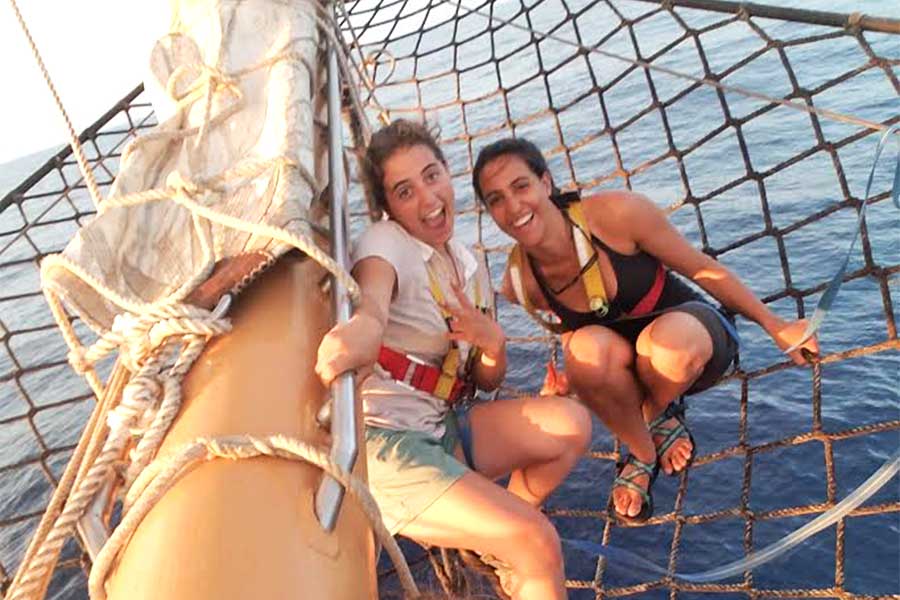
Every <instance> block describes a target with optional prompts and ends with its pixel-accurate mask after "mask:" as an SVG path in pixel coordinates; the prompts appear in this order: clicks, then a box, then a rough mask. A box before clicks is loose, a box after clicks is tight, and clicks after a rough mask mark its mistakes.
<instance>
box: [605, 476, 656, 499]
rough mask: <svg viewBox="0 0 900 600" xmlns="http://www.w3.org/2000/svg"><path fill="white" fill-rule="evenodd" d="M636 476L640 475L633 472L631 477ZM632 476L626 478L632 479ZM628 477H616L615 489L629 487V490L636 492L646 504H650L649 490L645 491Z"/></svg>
mask: <svg viewBox="0 0 900 600" xmlns="http://www.w3.org/2000/svg"><path fill="white" fill-rule="evenodd" d="M635 474H639V473H637V471H632V472H631V474H630V475H635ZM630 475H628V476H626V477H630ZM626 477H616V478H615V479H613V487H614V488H615V487H627V488H628V489H630V490H634V491H635V492H637V493H638V494H640V495H641V498H643V499H644V502H645V503H646V502H650V494H648V493H647V490H645V489H644V488H642V487H641V486H639V485H638V484H636V483H634V482H633V481H631V480H630V479H627V478H626Z"/></svg>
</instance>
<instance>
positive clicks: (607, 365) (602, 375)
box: [565, 326, 634, 388]
mask: <svg viewBox="0 0 900 600" xmlns="http://www.w3.org/2000/svg"><path fill="white" fill-rule="evenodd" d="M565 362H566V374H567V375H568V377H569V382H570V383H571V384H572V385H573V386H575V387H576V388H583V387H594V386H598V385H603V383H604V382H606V381H608V380H609V379H610V377H611V376H613V375H614V374H615V373H616V372H618V371H622V370H626V369H629V368H630V367H631V365H632V364H633V362H634V352H633V351H632V349H631V347H630V345H629V344H627V343H626V342H625V341H624V340H622V339H620V338H618V336H616V335H615V334H614V333H612V332H611V331H609V330H607V329H604V328H602V327H596V326H589V327H583V328H581V329H579V330H578V331H576V332H574V333H573V334H572V336H571V337H570V338H569V340H568V343H567V344H566V348H565Z"/></svg>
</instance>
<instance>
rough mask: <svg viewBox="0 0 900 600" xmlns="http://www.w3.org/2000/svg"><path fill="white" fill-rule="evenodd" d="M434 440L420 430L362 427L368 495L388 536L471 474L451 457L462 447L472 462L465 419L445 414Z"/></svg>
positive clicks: (468, 469)
mask: <svg viewBox="0 0 900 600" xmlns="http://www.w3.org/2000/svg"><path fill="white" fill-rule="evenodd" d="M444 425H445V426H446V431H445V432H444V435H443V436H442V437H441V438H440V439H438V438H435V437H433V436H431V435H429V434H427V433H424V432H421V431H408V430H395V429H382V428H380V427H370V426H367V427H366V459H367V461H368V470H369V490H370V491H371V492H372V496H373V497H374V498H375V501H376V502H377V503H378V508H379V510H380V511H381V518H382V520H383V521H384V525H385V527H387V529H388V531H390V532H391V534H392V535H394V534H396V533H398V532H399V531H400V530H401V529H403V527H405V526H406V525H407V524H408V523H409V522H410V521H412V520H413V519H415V518H416V517H417V516H419V515H420V514H422V513H423V512H424V511H425V509H427V508H428V507H429V506H431V505H432V504H433V503H434V501H435V500H437V499H438V498H440V497H441V495H442V494H443V493H444V492H446V491H447V490H448V489H449V488H450V486H451V485H453V484H454V483H456V482H457V481H458V480H459V478H460V477H462V476H463V475H465V474H466V473H468V472H469V471H470V470H472V469H471V467H470V466H469V465H465V464H463V463H461V462H460V461H459V460H457V459H456V457H455V456H454V455H453V451H454V449H455V448H456V446H457V444H463V450H464V452H465V455H466V458H467V461H468V462H471V456H472V454H471V435H470V433H469V427H468V414H467V413H465V412H463V413H460V414H459V415H457V414H456V413H455V412H454V411H452V410H451V411H449V412H448V413H447V416H446V417H445V418H444Z"/></svg>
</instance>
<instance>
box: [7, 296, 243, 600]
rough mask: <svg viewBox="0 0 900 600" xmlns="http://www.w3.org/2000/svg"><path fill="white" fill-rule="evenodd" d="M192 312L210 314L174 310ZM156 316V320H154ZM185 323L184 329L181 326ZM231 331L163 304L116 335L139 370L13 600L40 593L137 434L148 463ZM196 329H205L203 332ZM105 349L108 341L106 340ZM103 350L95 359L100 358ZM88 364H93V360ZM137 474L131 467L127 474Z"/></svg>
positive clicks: (140, 456) (140, 454)
mask: <svg viewBox="0 0 900 600" xmlns="http://www.w3.org/2000/svg"><path fill="white" fill-rule="evenodd" d="M185 313H190V314H191V316H192V317H196V316H198V315H201V314H203V313H206V314H207V315H208V317H207V318H206V319H191V318H187V317H184V316H182V318H180V319H172V318H170V317H171V316H172V315H173V314H182V315H183V314H185ZM154 317H155V320H154ZM179 327H180V328H179ZM154 328H157V329H156V334H155V335H156V336H158V337H157V339H156V340H152V339H151V340H150V341H151V343H153V344H155V346H153V347H152V350H150V351H149V352H147V347H148V341H147V338H148V336H150V335H151V334H152V333H153V332H154ZM229 330H230V325H229V324H228V322H227V321H224V320H222V319H220V318H215V317H213V316H212V314H211V313H210V312H209V311H204V310H203V309H199V308H196V307H183V308H182V307H173V306H169V307H163V310H161V311H159V312H158V313H157V314H156V315H144V316H143V317H142V318H141V319H134V320H133V321H132V322H131V323H130V324H128V325H127V326H122V327H120V328H119V330H118V331H114V332H112V333H111V336H121V340H120V341H121V343H122V344H123V348H122V352H121V356H122V357H123V358H125V357H127V358H129V359H131V360H133V361H134V360H135V359H137V360H136V361H135V364H133V366H134V367H135V368H136V372H135V374H134V376H133V377H132V378H131V380H130V381H129V382H128V384H127V385H126V386H125V387H124V390H123V392H122V399H121V401H120V402H119V404H118V405H117V406H116V407H115V408H114V409H113V410H111V411H110V412H108V413H107V414H106V415H105V418H106V424H107V426H108V427H109V434H108V437H107V439H106V441H105V443H104V445H103V449H102V451H101V452H100V454H99V456H98V457H97V458H96V460H95V461H93V463H92V464H91V467H90V468H89V469H88V470H87V473H86V475H85V476H84V478H83V479H82V480H81V481H80V482H79V484H78V485H77V486H75V487H74V488H73V489H72V491H71V493H70V495H69V498H68V500H67V502H66V505H65V508H64V509H63V511H62V512H61V513H60V514H59V516H58V517H57V518H56V521H55V523H54V525H53V528H52V530H51V531H50V532H49V533H48V534H47V535H46V537H45V539H43V540H42V542H41V543H40V547H39V550H37V551H35V552H34V555H33V559H32V560H30V561H29V562H28V563H27V564H26V563H23V565H22V568H21V569H20V571H19V573H18V574H17V580H16V581H15V582H14V585H13V587H12V588H11V590H10V591H9V594H8V596H7V597H8V598H9V599H10V600H14V599H18V598H33V597H36V596H39V595H40V594H41V592H42V590H43V589H45V587H46V583H47V581H48V579H49V577H50V576H51V575H52V569H53V566H54V565H55V562H56V558H57V557H58V556H59V552H60V550H61V549H62V545H63V543H64V542H65V540H66V539H67V538H68V537H69V535H71V533H72V531H73V530H74V527H75V524H76V523H77V521H78V519H80V518H81V516H82V515H83V514H84V512H85V510H86V509H87V507H88V506H89V505H90V503H91V502H92V501H93V499H94V497H95V496H96V494H97V492H98V491H99V490H100V488H101V487H102V486H103V484H104V483H105V482H106V481H107V480H108V478H109V477H110V476H111V475H112V472H113V467H114V465H115V464H116V463H117V462H118V461H119V460H120V459H121V456H122V453H123V451H124V448H125V446H126V444H127V443H128V442H129V441H130V440H131V439H132V437H133V436H135V435H137V436H140V437H141V439H140V442H139V443H138V447H137V448H136V449H135V452H134V458H135V461H136V462H138V463H139V464H146V463H147V462H149V459H150V457H152V456H153V455H154V454H155V453H156V451H157V449H158V446H159V443H160V442H161V440H162V438H163V437H164V436H165V434H166V432H167V431H168V429H169V426H170V425H171V423H172V421H173V420H174V418H175V416H176V415H177V413H178V410H179V408H180V406H181V398H182V396H181V381H182V379H183V378H184V376H185V375H186V374H187V372H188V371H189V370H190V367H191V365H192V364H193V362H194V361H195V359H196V358H197V356H198V355H199V354H200V352H201V351H202V349H203V347H204V346H205V343H206V341H207V340H208V339H210V337H212V336H213V335H218V334H221V333H225V332H227V331H229ZM197 332H201V333H200V334H198V333H197ZM100 342H103V347H104V348H106V347H108V344H107V343H106V342H107V340H105V339H103V338H101V340H100ZM178 343H183V344H185V348H184V349H183V350H182V351H181V353H180V355H179V356H178V358H177V360H176V362H175V364H174V365H173V366H172V367H171V368H169V369H168V370H163V366H164V365H165V364H166V361H167V358H168V356H169V354H170V353H171V351H172V350H173V349H174V347H175V346H176V345H177V344H178ZM103 356H104V354H102V353H99V354H96V355H94V356H92V357H91V358H93V359H94V360H99V359H100V358H102V357H103ZM88 365H92V363H90V362H88ZM127 476H128V477H129V478H133V477H134V476H135V473H134V471H133V470H131V469H130V470H129V473H128V475H127Z"/></svg>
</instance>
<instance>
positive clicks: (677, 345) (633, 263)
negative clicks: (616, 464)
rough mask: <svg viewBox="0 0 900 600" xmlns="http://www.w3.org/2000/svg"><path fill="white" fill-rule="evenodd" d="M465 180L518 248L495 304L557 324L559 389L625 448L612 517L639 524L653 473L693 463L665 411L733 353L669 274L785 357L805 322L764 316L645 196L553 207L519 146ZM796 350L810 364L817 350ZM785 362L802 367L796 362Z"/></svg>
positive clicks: (732, 335) (492, 154) (722, 319)
mask: <svg viewBox="0 0 900 600" xmlns="http://www.w3.org/2000/svg"><path fill="white" fill-rule="evenodd" d="M472 181H473V185H474V188H475V192H476V195H477V196H478V197H479V198H480V199H481V200H482V201H483V202H484V204H485V206H486V207H487V209H488V212H490V214H491V217H493V219H494V220H495V221H496V222H497V225H498V226H499V227H500V229H502V230H503V231H504V232H505V233H507V234H508V235H510V236H511V237H512V238H513V239H514V240H515V241H516V242H517V245H518V248H517V249H514V251H513V253H511V255H510V263H509V264H508V265H507V271H506V274H505V278H504V284H503V291H504V295H505V296H506V297H507V298H508V299H509V300H510V301H512V302H517V303H519V304H524V305H525V307H526V309H529V311H530V312H532V314H536V313H535V311H534V309H541V310H544V311H549V312H551V313H553V314H554V315H555V316H556V318H557V319H558V323H557V324H556V325H555V326H552V328H553V329H554V330H555V331H557V332H559V333H562V336H563V338H562V340H563V346H564V348H565V365H566V374H567V376H568V384H569V385H571V388H572V389H573V390H574V391H575V392H576V393H577V394H578V397H579V398H580V399H581V400H582V401H583V402H585V403H586V404H587V405H588V406H590V407H591V408H592V409H593V410H594V412H596V414H597V415H598V416H599V417H600V419H601V420H602V421H603V422H604V423H605V424H606V425H607V426H608V427H609V428H610V430H611V431H612V432H613V434H614V435H616V436H617V437H618V438H619V440H620V441H622V442H623V443H625V444H626V445H627V446H628V449H629V454H628V456H627V458H626V460H625V461H624V464H622V465H621V466H620V472H619V476H618V477H617V478H616V480H615V482H614V484H613V492H612V494H611V495H610V504H611V510H610V515H615V516H616V517H618V518H621V519H623V520H644V519H647V518H649V516H650V515H651V514H652V511H653V504H652V498H651V496H650V494H649V491H650V486H651V484H652V482H653V480H654V479H655V477H656V474H657V471H658V469H659V468H660V467H661V468H662V469H663V470H664V471H665V472H666V473H668V474H674V473H677V472H680V471H682V470H683V469H685V468H686V467H687V466H688V465H689V464H690V461H691V460H692V458H693V456H694V444H693V438H692V437H691V434H690V433H689V432H688V430H687V428H686V427H685V424H684V419H683V416H682V415H683V405H682V404H680V403H679V404H676V403H675V400H676V399H677V398H679V397H681V396H682V395H684V394H688V393H692V392H696V391H700V390H702V389H705V388H707V387H709V386H710V385H712V384H713V383H714V382H715V381H716V380H717V379H718V378H719V377H720V376H721V375H722V374H723V373H724V372H725V370H726V369H727V368H728V366H729V365H730V363H731V362H732V360H733V358H734V356H735V354H736V350H737V332H736V331H735V329H734V325H733V321H732V320H731V319H730V318H729V317H728V316H727V315H726V314H725V313H724V311H722V309H720V308H719V307H717V306H714V305H713V304H711V303H709V302H707V301H706V300H704V299H703V297H701V296H700V295H699V294H698V293H697V292H696V291H694V290H693V289H692V288H691V287H690V286H688V285H687V283H685V281H684V280H682V279H681V278H680V277H678V276H676V275H675V274H674V273H673V272H672V271H676V272H678V273H679V274H680V275H682V276H684V277H685V278H687V279H690V280H692V281H693V283H695V284H697V285H699V286H700V287H701V288H703V289H704V290H705V291H706V292H708V293H709V294H710V295H711V296H713V297H714V298H715V299H716V300H718V301H719V302H721V303H722V304H723V305H725V306H726V307H727V308H728V309H729V310H731V311H734V312H737V313H740V314H742V315H744V316H745V317H747V318H748V319H750V320H752V321H755V322H756V323H758V324H759V325H760V326H761V327H762V328H763V329H764V330H765V331H766V332H767V333H769V335H771V336H772V339H773V340H774V342H775V343H776V344H777V345H778V347H779V348H781V349H782V350H785V349H787V348H790V347H791V346H793V345H794V344H796V343H798V342H800V341H801V340H802V336H803V332H804V331H805V329H806V322H805V321H803V320H796V321H791V322H788V321H785V320H783V319H781V318H779V317H778V316H777V315H775V314H774V313H772V312H771V311H770V310H769V309H768V307H767V306H766V305H764V304H763V303H762V302H760V300H759V299H757V298H756V297H755V296H754V295H753V293H752V292H751V291H750V290H749V289H748V288H747V287H746V286H745V285H744V284H743V283H741V282H740V280H739V279H738V278H737V277H736V276H735V275H734V274H733V273H731V271H729V270H728V269H727V268H725V267H724V266H723V265H721V264H720V263H718V262H717V261H716V260H714V259H713V258H711V257H709V256H707V255H706V254H703V253H702V252H700V251H698V250H697V249H695V248H693V247H692V246H691V245H690V244H689V243H688V242H687V241H686V240H685V239H684V238H683V237H682V236H681V235H680V234H679V233H678V232H677V231H676V230H675V228H674V227H673V226H672V225H671V224H670V223H669V222H668V220H667V219H666V217H665V215H664V214H663V213H662V211H660V210H659V209H658V208H657V207H656V206H655V205H654V204H653V203H652V202H651V201H650V200H648V199H647V198H645V197H644V196H641V195H639V194H635V193H633V192H630V191H624V190H623V191H609V192H601V193H599V194H597V195H595V196H591V197H588V198H583V199H582V198H580V197H579V196H578V194H573V193H568V194H560V193H559V191H558V190H557V189H556V188H555V186H554V185H553V181H552V178H551V176H550V173H549V171H548V168H547V163H546V161H545V160H544V157H543V156H542V154H541V152H540V151H539V150H538V149H537V148H536V147H535V146H534V144H532V143H530V142H528V141H526V140H522V139H505V140H501V141H499V142H495V143H493V144H491V145H489V146H487V147H485V148H483V149H482V150H481V152H480V153H479V156H478V160H477V161H476V164H475V168H474V172H473V175H472ZM579 221H580V222H579ZM801 348H803V349H807V350H809V351H812V352H818V345H817V343H816V340H815V339H814V338H813V339H810V340H808V341H806V342H805V343H804V344H802V346H801ZM791 358H792V359H793V360H794V361H795V362H796V363H798V364H802V363H803V362H805V361H804V359H803V358H802V356H801V355H800V351H799V350H797V351H794V352H792V353H791Z"/></svg>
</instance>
